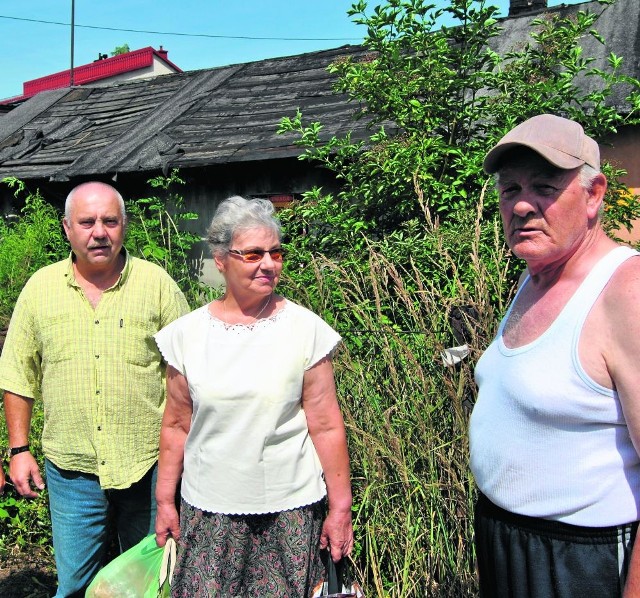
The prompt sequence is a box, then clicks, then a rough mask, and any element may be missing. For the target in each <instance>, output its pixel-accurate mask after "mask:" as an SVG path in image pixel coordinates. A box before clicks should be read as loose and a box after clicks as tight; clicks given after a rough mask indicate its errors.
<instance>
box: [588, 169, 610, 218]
mask: <svg viewBox="0 0 640 598" xmlns="http://www.w3.org/2000/svg"><path fill="white" fill-rule="evenodd" d="M606 192H607V178H606V177H605V176H604V175H603V174H602V173H598V174H597V175H596V176H595V177H594V178H593V180H592V181H591V188H590V189H589V197H588V198H587V214H588V216H589V219H594V218H598V215H599V213H600V210H601V208H602V204H603V202H604V195H605V193H606Z"/></svg>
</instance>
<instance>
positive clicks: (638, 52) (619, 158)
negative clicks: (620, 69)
mask: <svg viewBox="0 0 640 598" xmlns="http://www.w3.org/2000/svg"><path fill="white" fill-rule="evenodd" d="M601 8H602V7H601V5H600V4H599V3H598V2H597V1H596V0H594V1H590V2H582V3H579V4H575V5H571V6H565V5H560V6H556V7H547V0H511V4H510V13H509V16H508V17H506V18H505V19H504V20H503V22H502V23H501V25H502V27H503V32H502V34H501V35H500V36H499V37H497V38H495V40H494V41H493V42H492V44H493V45H494V49H495V50H496V51H497V52H499V53H506V52H507V51H509V50H510V49H513V48H516V47H518V46H519V45H520V44H522V42H523V41H524V40H525V39H526V38H527V37H528V35H529V33H530V25H531V21H532V19H534V18H536V17H539V16H540V15H541V14H544V13H545V12H551V13H556V12H558V13H561V14H562V15H563V16H567V15H570V14H573V13H575V12H576V11H578V10H587V9H588V10H591V11H599V10H601ZM597 27H598V30H599V31H600V33H601V34H602V36H603V37H604V39H605V40H606V42H607V45H606V46H603V45H601V44H598V43H597V42H595V41H593V40H587V41H585V45H586V47H585V53H586V54H587V55H589V56H595V57H597V61H596V63H595V64H594V65H595V66H602V67H604V66H605V63H606V60H607V56H608V54H609V52H614V53H615V54H617V55H618V56H623V57H624V58H625V62H624V71H625V73H626V74H628V75H631V76H633V77H636V78H640V2H638V1H637V0H617V2H616V3H615V4H614V5H613V6H611V7H609V8H608V9H607V10H606V11H605V13H604V15H603V16H602V18H601V19H600V20H599V21H598V25H597ZM365 53H366V52H365V50H364V49H363V48H362V47H360V46H344V47H340V48H336V49H332V50H326V51H321V52H312V53H308V54H301V55H297V56H289V57H284V58H276V59H270V60H261V61H257V62H250V63H245V64H235V65H231V66H225V67H218V68H212V69H205V70H199V71H190V72H181V73H175V74H166V75H162V76H158V77H153V78H150V79H144V80H136V81H131V82H125V83H116V84H112V85H108V86H93V85H91V84H87V85H83V86H80V87H78V86H76V87H71V88H64V89H57V90H53V91H45V92H42V93H39V94H37V95H35V96H34V97H32V98H31V99H29V100H28V101H26V102H24V103H22V104H20V105H19V106H17V107H16V108H15V109H14V110H12V111H11V112H9V113H6V114H0V178H2V177H5V176H14V177H17V178H20V179H22V180H24V181H26V182H27V184H28V186H29V187H30V188H35V187H37V188H39V189H40V190H41V191H42V192H43V193H44V194H45V196H46V197H48V198H50V199H53V200H58V201H62V200H63V198H64V197H65V196H66V194H67V193H68V191H69V190H70V189H71V188H72V187H73V186H74V185H75V184H77V183H79V182H82V181H85V180H90V179H100V180H105V181H113V182H115V184H116V186H117V187H118V188H119V189H120V191H121V192H122V193H123V195H125V196H127V197H141V196H144V195H145V194H148V193H149V189H148V186H147V184H146V181H147V180H148V179H150V178H151V177H154V176H157V175H158V174H160V173H167V172H169V171H170V170H171V169H173V168H178V169H179V170H180V176H181V177H182V178H184V179H185V180H186V181H187V185H186V186H185V187H184V188H181V189H180V192H181V194H182V195H184V197H185V199H186V201H187V204H188V206H189V208H190V209H193V210H195V211H197V212H198V213H199V214H200V216H201V217H200V220H199V222H200V226H201V227H202V231H200V232H204V228H205V226H206V223H207V222H208V221H209V219H210V217H211V215H212V213H213V210H214V209H215V206H216V205H217V203H218V201H219V200H221V199H223V198H224V197H227V196H229V195H233V194H240V195H246V196H254V197H255V196H259V197H267V198H271V199H273V200H274V201H282V202H286V201H289V200H290V199H292V198H295V197H296V196H298V195H299V194H301V193H302V192H304V191H306V190H308V189H310V188H311V187H313V186H314V185H320V186H323V187H324V188H325V189H327V190H333V189H335V188H336V187H337V183H336V181H335V180H334V178H333V176H332V174H331V173H329V172H328V171H326V170H324V169H321V168H319V167H317V166H314V165H313V164H310V163H308V162H305V161H300V160H298V159H297V156H298V155H299V154H300V148H299V147H297V146H296V145H295V144H294V141H295V137H294V136H291V135H288V136H280V135H278V134H277V132H276V131H277V128H278V123H279V121H280V119H281V118H282V117H283V116H290V117H291V116H294V115H295V113H296V111H297V110H298V109H300V110H301V111H302V113H303V114H304V116H305V119H306V120H308V121H320V122H322V123H323V125H324V128H323V131H322V135H323V136H326V137H327V138H328V137H331V136H333V135H337V136H341V135H344V134H345V133H346V132H348V131H352V132H353V136H354V138H356V139H357V138H358V137H361V138H364V137H365V136H366V135H367V130H366V123H364V122H362V121H358V122H356V121H354V120H353V114H354V111H355V109H356V108H357V107H356V106H354V105H353V104H351V103H350V102H349V101H348V99H347V98H346V97H345V96H344V95H341V94H338V93H336V92H335V91H334V90H333V82H334V77H333V76H332V75H331V74H329V73H328V72H327V67H328V66H329V64H331V63H332V62H334V61H336V60H340V59H342V58H345V57H361V56H363V55H364V54H365ZM585 84H586V85H588V83H585ZM611 100H612V101H613V102H615V103H622V102H623V98H612V99H611ZM607 141H608V144H607V145H604V146H603V155H604V156H605V157H607V158H608V159H609V160H614V161H615V162H617V163H618V164H619V165H620V166H621V167H623V168H625V169H626V170H628V171H629V173H630V174H629V177H628V179H627V184H629V185H630V186H631V187H632V188H634V189H635V190H636V191H638V192H640V130H638V128H637V127H629V128H628V129H626V130H620V131H619V132H618V135H616V137H615V138H612V139H610V140H607ZM2 192H3V190H0V193H2ZM4 193H5V195H4V196H0V200H1V201H3V202H4V207H5V209H7V208H8V207H10V202H11V196H10V194H9V193H8V192H7V191H6V190H4Z"/></svg>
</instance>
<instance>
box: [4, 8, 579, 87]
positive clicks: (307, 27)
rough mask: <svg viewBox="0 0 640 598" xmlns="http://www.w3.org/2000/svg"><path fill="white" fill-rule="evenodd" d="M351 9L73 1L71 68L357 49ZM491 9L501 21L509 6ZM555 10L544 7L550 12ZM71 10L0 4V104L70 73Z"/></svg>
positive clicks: (191, 64)
mask: <svg viewBox="0 0 640 598" xmlns="http://www.w3.org/2000/svg"><path fill="white" fill-rule="evenodd" d="M564 1H565V3H566V4H576V3H579V2H580V1H581V0H564ZM433 2H434V3H439V4H443V3H444V4H447V3H448V2H447V0H433ZM378 3H379V2H378V1H376V0H370V2H369V4H370V6H374V5H375V4H378ZM351 4H352V2H351V1H350V0H171V1H168V0H154V1H150V0H75V24H76V27H75V29H74V31H75V33H74V47H75V49H74V65H75V66H79V65H82V64H87V63H89V62H92V61H93V60H95V59H96V58H98V54H99V53H102V54H109V55H110V53H111V52H112V51H113V50H114V49H115V48H116V47H117V46H122V45H124V44H128V45H129V47H130V49H131V50H135V49H138V48H143V47H146V46H153V47H154V48H159V47H160V46H163V47H164V49H165V50H168V51H169V60H171V61H172V62H174V63H175V64H176V65H177V66H179V67H180V68H181V69H182V70H185V71H187V70H195V69H202V68H210V67H214V66H224V65H228V64H235V63H238V62H249V61H252V60H261V59H263V58H272V57H276V56H287V55H291V54H299V53H302V52H311V51H314V50H322V49H326V48H335V47H338V46H341V45H344V44H357V43H360V42H361V41H362V38H363V36H364V34H365V31H364V28H363V27H362V26H358V25H355V24H354V23H353V22H352V21H351V19H350V18H349V17H348V16H347V10H348V9H349V7H350V6H351ZM493 4H495V5H496V6H498V7H499V8H500V9H501V14H502V15H505V16H506V13H507V12H508V5H509V2H508V0H494V1H493ZM558 4H560V2H559V1H557V0H549V5H550V6H556V5H558ZM71 6H72V1H71V0H22V1H21V2H17V1H15V0H14V1H13V2H9V1H8V0H4V1H3V2H1V3H0V56H1V57H2V67H1V72H2V77H1V78H0V99H2V98H8V97H12V96H16V95H20V94H21V93H22V83H23V82H24V81H28V80H30V79H36V78H38V77H43V76H45V75H49V74H52V73H55V72H58V71H63V70H66V69H68V68H69V66H70V62H71V49H70V48H71V43H70V40H71V34H70V30H71V27H70V23H71ZM87 26H88V27H87ZM94 27H103V28H105V29H95V28H94ZM131 30H137V31H147V32H158V33H136V32H133V31H131ZM175 34H183V35H175ZM184 34H187V35H184ZM215 36H221V37H215ZM241 38H280V39H241ZM283 38H298V39H283ZM299 38H307V39H306V40H302V39H299Z"/></svg>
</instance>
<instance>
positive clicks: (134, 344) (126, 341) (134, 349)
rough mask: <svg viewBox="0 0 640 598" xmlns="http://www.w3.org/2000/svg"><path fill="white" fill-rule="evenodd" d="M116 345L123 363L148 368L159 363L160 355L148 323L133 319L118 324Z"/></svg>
mask: <svg viewBox="0 0 640 598" xmlns="http://www.w3.org/2000/svg"><path fill="white" fill-rule="evenodd" d="M117 336H118V343H117V344H118V345H119V346H120V348H121V353H120V354H121V355H122V356H123V358H124V361H125V363H128V364H130V365H134V366H140V367H148V366H150V365H152V364H156V363H157V362H158V361H160V353H159V351H158V347H157V345H156V341H155V340H154V338H153V331H152V330H151V327H150V326H149V322H146V321H144V320H142V319H138V318H135V317H129V318H127V319H126V320H120V322H119V323H118V334H117Z"/></svg>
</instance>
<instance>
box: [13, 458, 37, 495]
mask: <svg viewBox="0 0 640 598" xmlns="http://www.w3.org/2000/svg"><path fill="white" fill-rule="evenodd" d="M9 476H10V477H11V481H12V482H13V485H14V486H15V487H16V490H17V491H18V493H19V494H20V495H21V496H24V497H25V498H36V497H38V496H39V494H40V493H39V492H36V490H35V489H34V488H37V489H38V490H44V480H43V479H42V475H40V469H39V468H38V463H37V462H36V460H35V458H34V457H33V455H32V454H31V453H30V452H28V451H27V452H24V453H19V454H17V455H14V456H13V457H11V460H10V461H9Z"/></svg>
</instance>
